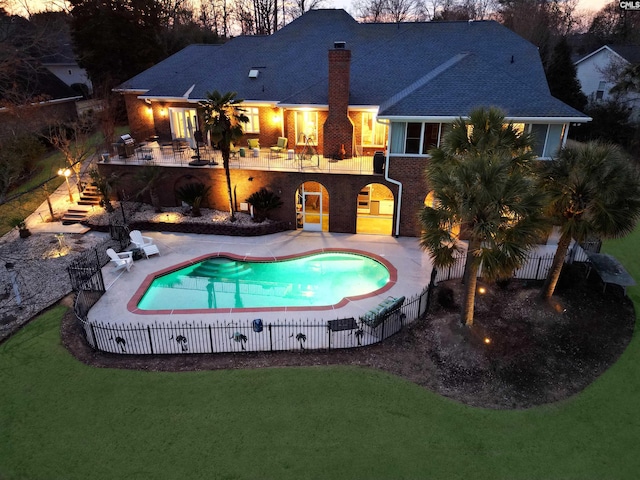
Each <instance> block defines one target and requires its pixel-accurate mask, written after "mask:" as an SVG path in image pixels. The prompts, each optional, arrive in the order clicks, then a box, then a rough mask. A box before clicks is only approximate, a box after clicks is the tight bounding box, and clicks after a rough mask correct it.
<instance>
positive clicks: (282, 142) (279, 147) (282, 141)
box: [271, 137, 289, 153]
mask: <svg viewBox="0 0 640 480" xmlns="http://www.w3.org/2000/svg"><path fill="white" fill-rule="evenodd" d="M288 141H289V139H288V138H286V137H278V143H277V144H276V145H274V146H273V147H271V153H280V152H284V151H285V150H286V148H287V142H288Z"/></svg>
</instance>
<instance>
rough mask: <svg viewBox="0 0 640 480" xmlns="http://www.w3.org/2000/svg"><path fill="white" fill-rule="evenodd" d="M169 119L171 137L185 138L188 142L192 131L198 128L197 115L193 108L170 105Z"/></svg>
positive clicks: (191, 137)
mask: <svg viewBox="0 0 640 480" xmlns="http://www.w3.org/2000/svg"><path fill="white" fill-rule="evenodd" d="M169 120H170V122H171V136H172V137H173V138H186V139H187V140H189V141H190V142H191V141H192V139H193V132H194V131H195V130H196V129H197V128H198V117H197V115H196V110H195V109H192V108H174V107H170V108H169Z"/></svg>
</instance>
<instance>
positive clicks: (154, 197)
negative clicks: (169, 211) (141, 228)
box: [136, 165, 165, 213]
mask: <svg viewBox="0 0 640 480" xmlns="http://www.w3.org/2000/svg"><path fill="white" fill-rule="evenodd" d="M163 177H165V169H164V168H162V167H159V166H157V165H145V166H144V167H142V168H141V169H139V170H138V172H137V173H136V180H138V181H139V182H140V183H143V184H144V187H143V188H142V189H141V190H140V191H138V196H141V195H144V193H145V192H149V196H150V197H151V205H153V208H154V209H155V211H156V213H160V212H162V205H160V197H159V196H158V184H159V183H160V180H162V179H163Z"/></svg>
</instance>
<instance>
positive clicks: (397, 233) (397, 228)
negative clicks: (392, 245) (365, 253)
mask: <svg viewBox="0 0 640 480" xmlns="http://www.w3.org/2000/svg"><path fill="white" fill-rule="evenodd" d="M376 122H378V123H380V124H382V125H386V126H387V145H391V128H389V126H390V124H391V122H389V121H386V122H384V121H381V120H380V119H379V118H376ZM385 157H386V158H385V166H384V179H385V180H386V181H387V182H389V183H393V184H394V185H397V186H398V201H397V202H395V204H396V225H395V233H394V236H395V237H396V238H398V237H399V236H400V211H401V207H402V182H399V181H398V180H394V179H393V178H391V177H389V149H388V148H387V154H386V155H385Z"/></svg>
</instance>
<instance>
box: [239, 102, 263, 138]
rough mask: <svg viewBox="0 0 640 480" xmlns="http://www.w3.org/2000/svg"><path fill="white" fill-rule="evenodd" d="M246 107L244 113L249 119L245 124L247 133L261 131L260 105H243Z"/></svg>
mask: <svg viewBox="0 0 640 480" xmlns="http://www.w3.org/2000/svg"><path fill="white" fill-rule="evenodd" d="M242 108H244V109H245V112H244V114H245V115H246V116H247V118H248V119H249V122H248V123H245V124H244V125H243V127H244V132H245V133H260V110H259V109H258V107H242Z"/></svg>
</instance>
